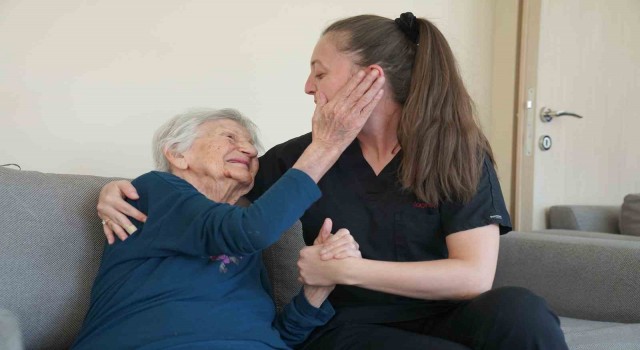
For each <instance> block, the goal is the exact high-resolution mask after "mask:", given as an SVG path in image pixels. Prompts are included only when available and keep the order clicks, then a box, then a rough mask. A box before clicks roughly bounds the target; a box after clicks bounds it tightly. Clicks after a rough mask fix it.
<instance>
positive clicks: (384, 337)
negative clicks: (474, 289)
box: [304, 287, 567, 350]
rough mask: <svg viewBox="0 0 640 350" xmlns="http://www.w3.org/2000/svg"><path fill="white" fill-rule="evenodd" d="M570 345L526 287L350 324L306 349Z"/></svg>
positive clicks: (521, 349)
mask: <svg viewBox="0 0 640 350" xmlns="http://www.w3.org/2000/svg"><path fill="white" fill-rule="evenodd" d="M468 348H472V349H483V350H490V349H509V350H514V349H517V350H528V349H544V350H555V349H562V350H565V349H567V344H566V342H565V340H564V335H563V333H562V331H561V330H560V321H559V320H558V317H557V316H556V315H555V314H554V313H553V312H552V311H551V310H550V309H549V307H548V306H547V303H546V302H545V301H544V299H542V298H540V297H539V296H537V295H535V294H533V293H531V292H530V291H528V290H526V289H524V288H517V287H505V288H498V289H494V290H491V291H488V292H486V293H483V294H481V295H479V296H477V297H476V298H474V299H471V300H468V301H465V302H462V303H460V304H459V305H458V306H456V307H455V308H454V309H452V310H451V311H450V312H448V313H446V314H442V315H438V316H434V317H429V318H425V319H419V320H413V321H405V322H398V323H388V324H345V325H341V326H339V327H337V328H333V329H330V330H328V331H326V332H325V333H323V334H321V335H320V336H319V337H315V338H314V340H313V341H312V342H311V343H310V344H308V345H307V346H306V347H305V348H304V349H305V350H316V349H317V350H330V349H393V350H399V349H425V350H426V349H468Z"/></svg>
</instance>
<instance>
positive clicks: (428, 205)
mask: <svg viewBox="0 0 640 350" xmlns="http://www.w3.org/2000/svg"><path fill="white" fill-rule="evenodd" d="M413 207H414V208H420V209H425V208H437V207H438V205H437V204H431V203H425V202H413Z"/></svg>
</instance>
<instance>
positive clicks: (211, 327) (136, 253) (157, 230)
mask: <svg viewBox="0 0 640 350" xmlns="http://www.w3.org/2000/svg"><path fill="white" fill-rule="evenodd" d="M375 80H376V77H375V76H373V75H371V76H368V77H367V78H365V79H362V76H359V78H358V79H354V82H353V85H352V86H351V89H350V90H351V91H346V90H345V94H344V99H343V100H342V102H343V103H342V105H336V104H333V105H331V106H328V108H327V110H325V111H324V112H323V111H322V110H321V109H322V108H318V109H317V110H316V114H315V115H314V132H316V134H315V138H314V142H315V144H313V145H312V146H309V147H307V149H306V151H305V154H303V155H302V156H301V157H300V159H299V161H298V162H297V163H296V165H295V166H294V167H293V169H291V170H290V171H288V172H287V173H286V174H285V175H284V176H283V177H282V178H281V180H280V181H278V183H277V184H275V185H274V186H273V187H272V189H271V190H270V191H268V192H267V193H265V194H264V195H263V196H262V197H260V198H259V199H257V200H256V201H255V203H253V204H252V205H251V206H249V207H246V208H245V207H239V206H235V205H234V204H235V203H236V202H237V201H238V199H239V198H240V197H241V196H242V195H244V194H245V193H247V192H248V191H249V190H250V189H251V188H252V186H253V181H254V176H255V175H256V172H257V170H258V159H257V151H256V146H255V144H256V143H257V140H256V136H255V132H254V125H253V123H251V122H250V121H249V120H247V119H246V118H244V117H242V116H241V115H240V114H239V113H238V112H236V111H234V110H220V111H215V110H208V111H199V112H192V113H186V114H183V115H179V116H177V117H175V118H173V119H172V120H170V121H169V122H168V123H166V124H165V125H164V126H162V127H161V128H160V130H158V132H157V133H156V135H155V137H154V158H155V162H156V166H157V168H158V170H159V171H152V172H149V173H147V174H144V175H142V176H140V177H138V178H137V179H135V180H133V184H134V185H135V186H136V188H137V189H138V193H139V199H138V200H135V201H130V203H131V204H132V205H133V206H135V207H136V208H137V209H139V210H142V211H144V212H146V213H148V218H147V220H146V221H145V222H144V223H143V222H139V221H135V222H134V224H135V225H136V228H137V232H136V234H135V235H133V236H131V237H130V238H129V239H128V240H126V241H123V242H116V244H113V245H107V246H106V247H105V251H104V255H103V260H102V264H101V266H100V269H99V271H98V275H97V277H96V280H95V282H94V286H93V290H92V294H91V305H90V309H89V311H88V313H87V316H86V319H85V322H84V325H83V327H82V330H81V332H80V334H79V336H78V338H77V340H76V342H75V344H74V346H73V348H75V349H105V348H114V349H115V348H117V349H124V348H144V349H159V348H162V349H166V348H180V349H183V348H188V349H282V348H287V347H292V346H294V345H296V344H298V343H300V342H302V341H303V340H304V339H305V338H306V336H307V335H308V334H309V333H310V332H311V331H312V330H313V328H314V327H316V326H318V325H322V324H324V323H326V322H327V321H328V320H329V318H331V317H332V316H333V309H332V307H331V305H330V304H329V303H328V302H325V299H326V297H327V296H328V294H329V293H330V292H331V290H332V289H333V287H329V288H326V287H310V286H305V287H304V288H303V290H302V291H301V292H300V293H299V294H298V295H297V296H296V297H295V298H294V299H293V300H292V302H291V303H290V304H288V305H287V306H286V307H285V309H284V311H283V312H282V313H281V314H280V315H278V316H277V317H276V312H275V307H274V303H273V301H272V299H271V296H270V290H269V281H268V279H267V275H266V270H265V267H264V265H263V263H262V260H261V256H260V254H259V253H260V252H261V250H263V249H264V248H266V247H268V246H269V245H271V244H272V243H274V242H275V241H276V240H277V239H278V238H279V237H280V234H281V233H282V232H283V231H284V230H286V229H287V227H289V226H290V225H292V224H293V223H294V222H295V221H296V220H297V219H298V218H299V217H300V216H301V215H302V213H304V211H305V210H306V209H308V208H309V206H310V205H311V204H312V203H313V202H314V201H316V200H317V199H318V198H319V197H320V191H319V189H318V187H317V185H316V183H317V182H318V180H319V179H320V177H322V175H323V174H324V172H326V170H327V169H328V168H330V167H331V166H332V164H333V163H334V162H335V160H336V159H337V158H338V156H339V155H340V153H341V152H342V150H344V148H346V147H347V146H348V145H349V144H350V143H351V142H352V141H353V139H354V138H355V136H356V134H357V133H358V132H359V130H360V128H361V127H362V125H363V124H364V122H365V121H366V119H367V118H368V116H369V115H370V113H371V110H372V109H373V107H374V106H375V104H376V103H377V101H378V100H379V98H378V97H376V96H379V95H377V92H378V91H379V90H380V88H381V86H382V83H381V82H378V83H374V81H375ZM344 106H348V107H349V108H343V107H344ZM333 110H338V111H340V112H338V113H333V112H332V111H333ZM325 226H326V225H325ZM338 236H339V237H345V235H344V234H342V235H337V234H336V237H338ZM352 252H353V254H354V256H359V252H357V249H356V250H355V251H354V250H353V249H352Z"/></svg>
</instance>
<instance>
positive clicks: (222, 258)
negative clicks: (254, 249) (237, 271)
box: [209, 254, 242, 273]
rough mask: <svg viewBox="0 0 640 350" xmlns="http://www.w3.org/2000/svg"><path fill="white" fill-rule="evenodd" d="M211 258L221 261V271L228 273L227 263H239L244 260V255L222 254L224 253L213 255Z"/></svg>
mask: <svg viewBox="0 0 640 350" xmlns="http://www.w3.org/2000/svg"><path fill="white" fill-rule="evenodd" d="M209 260H211V261H220V272H221V273H227V265H229V264H231V263H234V264H236V265H238V263H239V262H240V260H242V257H235V256H227V255H224V254H222V255H212V256H210V257H209Z"/></svg>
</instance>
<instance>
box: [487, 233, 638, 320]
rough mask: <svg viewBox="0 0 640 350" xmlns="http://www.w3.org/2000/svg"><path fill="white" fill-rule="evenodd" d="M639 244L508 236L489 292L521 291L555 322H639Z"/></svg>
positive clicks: (521, 234) (542, 235)
mask: <svg viewBox="0 0 640 350" xmlns="http://www.w3.org/2000/svg"><path fill="white" fill-rule="evenodd" d="M639 271H640V241H631V240H629V241H624V240H607V239H601V238H587V237H572V236H566V235H554V234H540V233H523V232H511V233H509V234H507V235H505V236H502V237H501V239H500V255H499V259H498V269H497V271H496V278H495V281H494V287H502V286H519V287H525V288H528V289H530V290H531V291H533V292H534V293H536V294H538V295H540V296H542V297H544V298H545V299H546V300H547V302H548V303H549V306H550V307H551V308H552V309H553V310H554V311H556V312H557V313H558V314H559V315H560V316H564V317H572V318H580V319H588V320H595V321H608V322H623V323H631V322H636V323H637V322H640V298H638V292H639V291H640V273H639Z"/></svg>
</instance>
